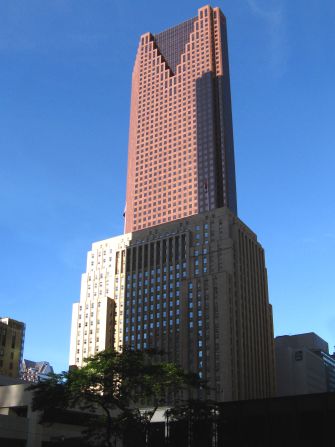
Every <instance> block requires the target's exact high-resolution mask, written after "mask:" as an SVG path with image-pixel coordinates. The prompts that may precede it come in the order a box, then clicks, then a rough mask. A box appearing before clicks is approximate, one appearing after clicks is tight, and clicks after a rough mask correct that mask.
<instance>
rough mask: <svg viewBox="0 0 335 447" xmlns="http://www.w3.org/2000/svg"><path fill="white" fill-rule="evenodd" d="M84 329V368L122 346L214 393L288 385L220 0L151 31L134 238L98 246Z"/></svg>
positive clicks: (140, 105) (134, 102) (84, 294)
mask: <svg viewBox="0 0 335 447" xmlns="http://www.w3.org/2000/svg"><path fill="white" fill-rule="evenodd" d="M107 303H109V304H107ZM71 334H72V335H71V353H70V364H75V365H77V366H81V365H82V364H83V363H84V361H85V357H87V356H88V355H91V354H94V353H95V352H97V351H99V350H101V349H104V348H106V347H109V346H113V345H114V348H115V349H120V348H122V346H124V345H126V346H130V347H132V348H133V349H146V348H158V349H159V350H161V351H163V352H165V357H166V359H168V360H170V361H174V362H176V363H178V364H180V365H181V366H182V367H183V368H184V369H185V370H187V371H193V372H197V373H198V374H199V376H200V377H202V378H204V379H205V380H206V381H207V382H208V385H209V387H208V390H207V391H206V392H205V396H204V397H207V398H212V399H217V400H221V401H222V400H237V399H248V398H259V397H267V396H270V395H273V394H274V386H275V381H274V350H273V325H272V309H271V305H270V304H269V300H268V289H267V273H266V267H265V258H264V251H263V248H262V247H261V245H260V244H259V242H258V241H257V237H256V235H255V233H253V232H252V231H251V230H250V229H249V228H248V227H247V226H246V225H245V224H244V223H243V222H242V221H241V220H240V219H239V218H238V217H237V204H236V188H235V164H234V147H233V130H232V117H231V99H230V82H229V66H228V50H227V35H226V23H225V18H224V16H223V14H222V13H221V11H220V10H219V8H213V9H212V8H211V7H210V6H205V7H203V8H200V9H199V11H198V16H197V17H195V18H193V19H191V20H188V21H186V22H184V23H182V24H181V25H178V26H176V27H174V28H171V29H168V30H167V31H164V32H162V33H159V34H156V35H152V34H150V33H146V34H144V35H142V36H141V38H140V44H139V48H138V52H137V56H136V61H135V67H134V72H133V81H132V99H131V116H130V133H129V154H128V177H127V193H126V210H125V234H124V235H122V236H117V237H114V238H110V239H106V240H103V241H100V242H96V243H94V244H93V246H92V250H91V251H90V252H89V253H88V257H87V271H86V273H84V275H83V277H82V285H81V298H80V303H76V304H74V307H73V318H72V332H71Z"/></svg>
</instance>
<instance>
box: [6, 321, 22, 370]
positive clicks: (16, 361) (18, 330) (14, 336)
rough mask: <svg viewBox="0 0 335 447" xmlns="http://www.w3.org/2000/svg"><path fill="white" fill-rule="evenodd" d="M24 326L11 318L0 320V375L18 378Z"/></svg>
mask: <svg viewBox="0 0 335 447" xmlns="http://www.w3.org/2000/svg"><path fill="white" fill-rule="evenodd" d="M25 328H26V326H25V324H24V323H21V322H20V321H16V320H13V319H12V318H0V375H4V376H10V377H19V372H20V367H21V362H22V356H23V346H24V334H25Z"/></svg>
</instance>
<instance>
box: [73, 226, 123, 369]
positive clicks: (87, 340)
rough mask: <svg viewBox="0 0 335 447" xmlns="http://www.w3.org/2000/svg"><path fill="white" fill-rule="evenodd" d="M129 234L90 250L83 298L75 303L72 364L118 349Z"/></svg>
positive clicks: (104, 242) (102, 242)
mask: <svg viewBox="0 0 335 447" xmlns="http://www.w3.org/2000/svg"><path fill="white" fill-rule="evenodd" d="M129 238H130V235H127V234H125V235H122V236H117V237H113V238H110V239H106V240H103V241H99V242H95V243H93V245H92V250H90V251H89V252H88V254H87V267H86V272H85V273H84V274H83V275H82V279H81V291H80V302H79V303H75V304H73V309H72V327H71V346H70V365H76V366H82V365H83V363H84V359H85V358H87V357H89V356H91V355H94V354H96V353H97V352H98V351H102V350H104V349H107V348H110V347H114V348H115V349H119V348H120V346H121V345H122V338H123V321H122V315H123V296H124V287H125V282H124V278H125V272H124V267H123V266H124V265H125V260H124V256H125V251H124V249H125V246H126V245H127V243H128V241H129Z"/></svg>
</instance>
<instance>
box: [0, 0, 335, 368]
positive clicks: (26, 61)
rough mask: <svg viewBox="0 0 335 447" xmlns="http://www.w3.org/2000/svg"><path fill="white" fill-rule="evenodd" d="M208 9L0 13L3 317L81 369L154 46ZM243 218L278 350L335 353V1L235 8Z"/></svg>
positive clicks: (232, 33)
mask: <svg viewBox="0 0 335 447" xmlns="http://www.w3.org/2000/svg"><path fill="white" fill-rule="evenodd" d="M204 4H205V3H204V2H199V1H195V0H192V1H190V0H184V1H183V2H180V1H178V2H177V1H175V0H170V1H169V2H157V1H153V0H147V1H144V0H143V1H130V0H123V1H122V2H116V1H113V0H81V1H77V0H30V1H29V2H27V1H26V0H0V156H1V158H0V205H1V208H0V247H1V253H2V256H1V257H0V272H1V273H0V275H1V281H0V315H2V316H10V317H12V318H16V319H18V320H21V321H24V322H25V323H26V325H27V328H26V343H25V353H24V356H25V358H28V359H31V360H36V361H38V360H47V361H49V362H50V363H51V364H53V365H54V367H55V369H56V370H57V371H59V370H61V369H66V368H67V364H68V363H67V362H68V350H69V337H70V322H71V307H72V303H73V302H75V301H77V300H78V299H79V292H80V276H81V273H82V272H83V271H84V270H85V263H86V253H87V251H88V250H89V249H90V246H91V243H92V242H93V241H97V240H100V239H105V238H108V237H111V236H114V235H118V234H121V233H122V230H123V221H122V212H123V208H124V197H125V181H126V163H127V140H128V123H129V102H130V83H131V72H132V66H133V62H134V57H135V53H136V48H137V43H138V38H139V36H140V35H141V34H142V33H144V32H146V31H151V32H153V33H155V32H160V31H162V30H164V29H166V28H168V27H170V26H173V25H176V24H178V23H179V22H181V21H184V20H186V19H188V18H190V17H192V16H194V15H196V11H197V8H198V7H200V6H203V5H204ZM212 5H213V6H220V7H221V8H222V10H223V11H224V13H225V15H226V16H227V20H228V33H229V34H228V37H229V51H230V64H231V85H232V101H233V119H234V132H235V152H236V172H237V191H238V207H239V216H240V218H241V219H242V220H243V221H244V222H245V223H246V224H247V225H248V226H250V227H251V228H252V229H253V230H254V231H255V232H256V233H257V235H258V238H259V240H260V242H261V243H262V245H263V246H264V248H265V250H266V260H267V267H268V276H269V293H270V301H271V303H272V304H273V310H274V328H275V334H276V335H282V334H295V333H301V332H309V331H314V332H316V333H318V334H319V335H320V336H321V337H323V338H324V339H325V340H326V341H327V342H328V343H329V345H330V348H331V350H332V348H333V345H334V344H335V305H334V298H335V285H334V277H335V274H334V265H335V262H334V253H335V211H334V198H333V196H334V189H335V188H334V166H335V151H334V146H335V144H334V140H335V138H334V124H335V116H334V104H335V90H334V79H335V58H334V54H335V53H334V48H335V28H334V23H335V3H334V1H333V0H322V1H320V0H308V1H306V0H294V1H292V0H225V1H218V2H216V3H213V4H212Z"/></svg>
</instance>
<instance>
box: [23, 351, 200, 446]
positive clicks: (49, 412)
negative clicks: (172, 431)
mask: <svg viewBox="0 0 335 447" xmlns="http://www.w3.org/2000/svg"><path fill="white" fill-rule="evenodd" d="M159 359H160V356H159V355H158V353H157V352H155V351H134V350H131V349H124V350H123V351H122V352H116V351H113V350H106V351H102V352H99V353H98V354H97V355H95V356H94V357H90V358H88V359H86V365H85V366H84V367H82V368H75V369H70V370H69V371H68V372H63V373H62V374H53V375H51V376H50V378H49V380H46V381H43V382H40V383H38V384H36V385H32V386H31V387H30V388H29V389H30V390H33V392H34V394H33V410H39V411H42V416H41V422H42V423H50V422H54V421H55V420H57V414H59V411H62V412H63V413H62V414H66V412H68V411H69V410H80V411H83V412H86V413H87V414H88V415H89V416H87V417H85V420H84V421H82V422H81V423H82V424H83V425H84V426H85V427H86V431H85V437H86V439H88V440H89V441H91V442H93V443H95V445H101V446H103V445H104V446H108V447H112V446H113V445H116V444H115V443H116V439H117V438H122V436H123V433H124V432H125V431H126V430H128V429H129V427H130V426H132V427H134V428H135V427H136V428H137V429H138V430H142V431H143V430H144V431H145V430H146V427H147V425H148V423H149V422H150V418H151V417H152V414H153V413H154V411H155V410H156V408H157V407H158V406H159V405H164V404H166V398H167V396H171V395H174V396H176V395H177V393H178V392H179V391H180V390H182V389H183V388H185V387H197V386H199V385H200V382H199V379H198V377H197V376H196V375H195V374H187V373H185V372H184V371H183V370H182V369H181V368H180V367H178V366H177V365H175V364H174V363H169V362H161V361H159ZM143 402H146V403H147V404H148V403H149V405H150V407H151V410H148V411H147V412H143V411H142V412H141V411H140V410H139V407H140V405H141V404H142V406H143ZM64 412H65V413H64ZM73 414H74V413H72V414H71V416H70V418H71V419H72V418H73ZM79 425H80V423H79Z"/></svg>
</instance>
